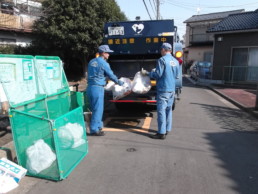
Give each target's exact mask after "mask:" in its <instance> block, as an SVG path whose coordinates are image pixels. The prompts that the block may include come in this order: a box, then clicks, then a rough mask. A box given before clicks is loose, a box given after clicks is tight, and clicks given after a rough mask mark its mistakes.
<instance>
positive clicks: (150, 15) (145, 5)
mask: <svg viewBox="0 0 258 194" xmlns="http://www.w3.org/2000/svg"><path fill="white" fill-rule="evenodd" d="M143 3H144V5H145V8H146V10H147V12H148V14H149V16H150V19H151V20H152V18H151V15H150V12H149V10H148V7H147V5H146V3H145V0H143Z"/></svg>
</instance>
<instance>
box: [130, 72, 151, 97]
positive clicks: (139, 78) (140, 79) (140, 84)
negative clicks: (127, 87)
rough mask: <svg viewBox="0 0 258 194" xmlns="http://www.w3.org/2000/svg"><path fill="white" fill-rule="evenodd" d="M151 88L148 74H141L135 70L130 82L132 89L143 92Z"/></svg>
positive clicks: (139, 92) (135, 91)
mask: <svg viewBox="0 0 258 194" xmlns="http://www.w3.org/2000/svg"><path fill="white" fill-rule="evenodd" d="M150 89H151V81H150V77H149V76H145V75H142V74H141V72H140V71H139V72H137V73H136V74H135V76H134V79H133V83H132V91H133V92H134V93H137V94H145V93H147V92H148V91H150Z"/></svg>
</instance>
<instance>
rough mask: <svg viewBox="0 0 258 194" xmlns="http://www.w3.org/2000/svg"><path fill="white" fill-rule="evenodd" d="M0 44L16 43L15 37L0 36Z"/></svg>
mask: <svg viewBox="0 0 258 194" xmlns="http://www.w3.org/2000/svg"><path fill="white" fill-rule="evenodd" d="M0 44H16V39H10V38H0Z"/></svg>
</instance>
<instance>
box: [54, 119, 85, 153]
mask: <svg viewBox="0 0 258 194" xmlns="http://www.w3.org/2000/svg"><path fill="white" fill-rule="evenodd" d="M58 138H59V142H60V143H59V145H60V147H61V148H63V149H68V148H76V147H79V146H80V145H82V144H84V143H86V141H85V139H83V127H82V126H81V125H79V124H78V123H67V124H66V125H65V126H62V127H60V128H59V130H58Z"/></svg>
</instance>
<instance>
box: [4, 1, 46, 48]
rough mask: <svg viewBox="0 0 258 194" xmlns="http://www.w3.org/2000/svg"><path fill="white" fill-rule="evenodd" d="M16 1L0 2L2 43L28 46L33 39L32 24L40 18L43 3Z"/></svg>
mask: <svg viewBox="0 0 258 194" xmlns="http://www.w3.org/2000/svg"><path fill="white" fill-rule="evenodd" d="M14 1H15V2H10V1H6V2H5V1H4V2H1V4H0V5H1V9H0V45H21V46H26V45H27V44H30V43H31V41H32V33H31V32H32V25H33V23H34V21H35V20H36V19H38V13H40V12H39V10H40V8H41V3H38V2H34V1H24V0H14Z"/></svg>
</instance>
